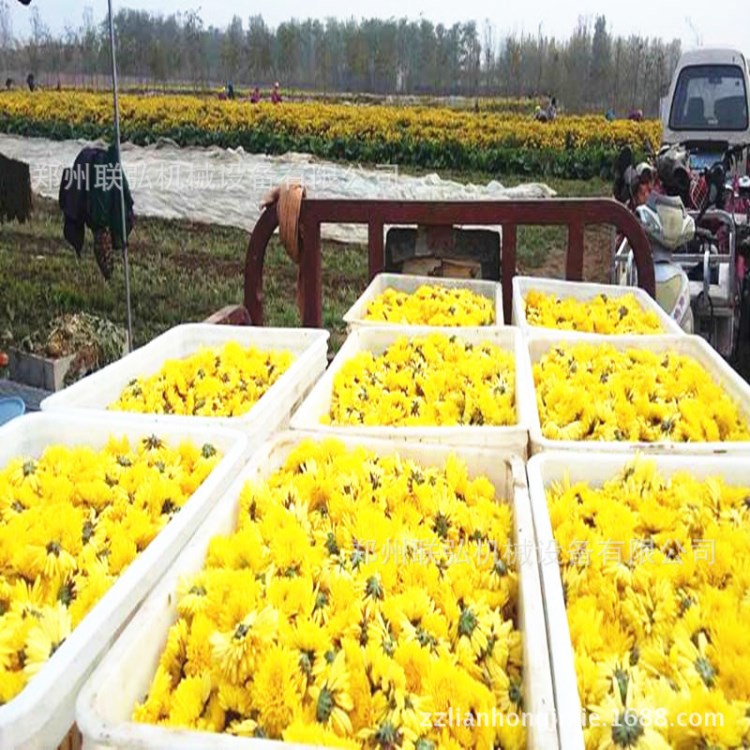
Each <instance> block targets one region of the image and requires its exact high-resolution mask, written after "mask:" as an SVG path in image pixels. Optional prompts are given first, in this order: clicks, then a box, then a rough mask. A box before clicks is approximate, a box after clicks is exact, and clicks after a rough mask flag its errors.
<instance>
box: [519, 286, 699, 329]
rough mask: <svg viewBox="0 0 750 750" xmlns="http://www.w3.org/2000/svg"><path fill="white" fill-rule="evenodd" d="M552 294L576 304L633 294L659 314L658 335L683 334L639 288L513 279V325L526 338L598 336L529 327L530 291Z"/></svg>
mask: <svg viewBox="0 0 750 750" xmlns="http://www.w3.org/2000/svg"><path fill="white" fill-rule="evenodd" d="M532 290H534V291H537V292H542V293H544V294H553V295H555V296H556V297H559V298H561V299H566V298H573V299H577V300H590V299H593V298H594V297H597V296H598V295H600V294H606V295H607V296H608V297H611V298H612V299H617V298H618V297H624V296H625V295H627V294H632V295H634V296H635V298H636V299H637V300H638V303H639V304H640V305H641V307H642V308H643V309H644V310H648V311H651V312H654V313H656V314H657V315H658V316H659V320H660V321H661V324H662V327H663V329H664V330H663V331H662V332H661V333H660V334H658V335H665V334H672V333H674V334H678V333H679V334H684V331H683V330H682V328H680V326H679V325H678V323H677V321H676V320H675V319H674V318H672V317H670V316H669V315H667V313H666V312H665V311H664V310H663V309H662V308H661V307H660V306H659V304H658V303H657V302H656V300H655V299H653V297H651V296H649V295H648V294H647V293H646V292H645V291H644V290H643V289H641V288H640V287H632V286H614V285H611V284H585V283H583V282H580V281H560V280H558V279H541V278H537V277H535V276H516V277H514V279H513V325H516V326H518V327H519V328H520V329H521V330H522V331H523V333H524V334H525V335H530V334H539V335H545V334H549V335H555V334H559V333H566V334H570V335H571V336H580V337H582V338H589V337H591V336H596V335H599V334H595V333H587V332H585V331H561V330H558V329H555V328H544V327H542V326H533V325H530V324H529V322H528V321H527V320H526V306H525V304H524V299H525V298H526V294H527V293H528V292H530V291H532ZM649 335H651V334H649Z"/></svg>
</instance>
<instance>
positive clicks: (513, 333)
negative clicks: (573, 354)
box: [291, 326, 533, 457]
mask: <svg viewBox="0 0 750 750" xmlns="http://www.w3.org/2000/svg"><path fill="white" fill-rule="evenodd" d="M432 333H442V334H444V335H446V336H457V337H458V338H459V339H461V340H463V341H466V342H470V343H474V344H478V343H481V342H484V341H487V342H489V343H491V344H494V345H496V346H499V347H501V348H502V349H505V350H507V351H510V352H513V354H514V357H515V361H516V416H517V418H518V422H517V424H515V425H511V426H506V427H497V426H466V425H463V426H461V425H458V426H451V427H392V426H383V427H377V426H364V425H351V426H349V425H324V424H321V422H320V420H321V418H322V417H323V416H324V415H326V414H328V412H329V410H330V405H331V397H332V394H333V381H334V378H335V377H336V373H337V372H338V371H339V370H340V369H341V368H342V367H343V365H344V363H345V362H346V361H347V360H349V359H351V358H352V357H353V356H354V355H355V354H356V353H357V352H360V351H371V352H373V353H375V354H382V353H383V352H384V351H385V350H386V349H387V348H388V347H389V346H390V345H391V344H393V342H394V341H396V340H397V339H399V338H401V337H403V336H409V337H417V336H420V337H423V336H428V335H430V334H432ZM530 382H531V380H530V375H529V374H528V355H527V351H526V347H525V344H524V341H523V337H522V336H521V333H520V331H519V330H518V329H517V328H512V327H510V326H507V327H501V328H495V327H483V328H462V329H460V330H457V329H455V328H426V327H419V326H388V327H380V328H358V329H356V330H353V331H352V332H351V333H350V334H349V336H348V337H347V339H346V341H345V342H344V345H343V346H342V347H341V349H340V350H339V353H338V354H337V355H336V358H335V359H334V360H333V362H332V363H331V366H330V367H329V368H328V370H327V371H326V373H325V375H323V377H322V378H321V379H320V380H319V381H318V383H317V384H316V385H315V387H314V388H313V389H312V391H311V392H310V395H309V396H308V397H307V398H306V399H305V400H304V401H303V402H302V405H301V406H300V408H299V409H298V410H297V411H296V412H295V414H294V415H293V416H292V420H291V427H292V429H293V430H304V431H307V432H309V431H319V432H325V433H329V434H335V435H342V434H343V435H360V436H362V437H369V438H380V439H389V440H417V441H420V442H429V443H443V444H448V445H456V446H464V445H465V446H475V447H488V448H489V447H491V448H502V449H505V450H512V451H514V452H516V453H517V454H518V455H520V456H524V457H525V456H526V455H527V453H528V430H529V422H530V419H531V416H532V412H531V411H530V410H529V406H530V405H533V399H532V398H531V395H530V394H528V393H524V392H523V390H524V389H525V388H528V387H529V384H530Z"/></svg>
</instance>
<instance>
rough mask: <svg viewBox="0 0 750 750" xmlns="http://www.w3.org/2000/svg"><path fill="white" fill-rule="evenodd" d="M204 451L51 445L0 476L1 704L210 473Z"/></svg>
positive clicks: (149, 443)
mask: <svg viewBox="0 0 750 750" xmlns="http://www.w3.org/2000/svg"><path fill="white" fill-rule="evenodd" d="M204 452H205V453H206V454H209V453H210V454H211V455H210V456H209V457H208V458H205V457H204V456H203V455H202V454H201V449H200V448H196V449H195V451H189V450H188V449H187V448H186V446H185V445H183V446H178V447H176V448H175V447H170V446H167V445H165V444H164V443H162V442H161V441H160V440H159V439H158V438H157V437H156V436H154V437H152V438H149V439H147V440H144V441H143V442H141V443H136V444H131V443H130V442H129V441H128V440H127V439H112V440H110V441H109V442H108V444H107V445H106V446H105V447H104V449H102V450H99V451H97V450H94V449H92V448H90V447H86V446H78V447H72V448H71V447H68V446H63V445H51V446H49V447H48V448H47V449H46V450H45V452H44V453H43V455H42V456H41V457H38V458H34V459H32V458H17V459H14V460H12V461H10V462H9V463H8V464H7V465H6V466H5V467H3V468H1V469H0V571H2V572H1V573H0V671H2V672H3V673H4V676H3V678H2V681H3V689H2V695H1V696H0V700H1V701H2V702H9V701H10V700H12V699H13V698H14V697H15V696H16V695H17V694H18V692H20V690H22V689H23V688H24V686H25V685H26V683H27V682H28V680H29V679H31V678H33V676H34V675H35V674H36V673H37V672H38V671H39V670H40V669H41V668H42V667H43V666H44V664H45V663H46V661H47V660H48V659H49V658H50V657H51V656H52V654H53V653H54V652H55V651H56V650H57V649H58V648H59V647H60V646H61V645H62V643H63V642H64V641H65V639H66V638H67V637H68V636H69V635H70V633H71V632H72V630H73V629H74V628H75V627H77V626H78V624H79V623H80V622H81V620H83V618H84V617H85V616H86V614H87V613H88V612H89V611H90V610H91V608H92V607H94V605H96V603H97V602H98V601H99V600H100V599H101V598H102V596H104V594H105V593H106V592H107V591H108V590H109V589H110V588H111V586H112V585H113V584H114V583H115V582H116V580H117V577H118V576H119V575H120V574H121V573H122V572H123V571H124V570H125V569H126V568H127V567H128V565H130V563H132V561H133V560H134V559H135V558H136V557H137V555H138V554H140V552H142V551H143V550H144V549H145V548H146V547H147V546H148V544H149V543H150V542H151V541H152V540H153V538H154V537H155V536H156V535H157V534H158V532H159V531H160V530H161V529H162V528H163V527H164V525H165V524H166V523H168V521H169V518H170V517H171V516H172V515H173V514H174V513H176V512H178V511H179V509H180V508H181V507H182V506H183V505H184V503H185V502H186V500H187V499H188V498H189V497H190V495H191V494H193V491H194V489H195V488H196V487H197V486H199V485H200V483H201V482H202V481H203V479H205V477H206V476H207V475H208V473H210V471H211V469H212V468H213V467H214V466H215V465H216V463H217V462H218V460H219V455H218V453H217V452H216V450H215V449H214V448H213V446H209V445H207V446H205V450H204ZM167 473H169V478H165V474H167ZM196 476H197V477H198V479H197V481H196ZM149 715H156V714H155V712H154V711H151V712H150V713H149ZM158 716H159V718H165V716H166V714H164V713H163V712H161V710H160V711H159V714H158Z"/></svg>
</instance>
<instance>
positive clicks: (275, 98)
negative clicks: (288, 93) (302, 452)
mask: <svg viewBox="0 0 750 750" xmlns="http://www.w3.org/2000/svg"><path fill="white" fill-rule="evenodd" d="M271 101H272V102H273V103H274V104H281V90H280V89H279V82H278V81H276V83H274V85H273V91H271Z"/></svg>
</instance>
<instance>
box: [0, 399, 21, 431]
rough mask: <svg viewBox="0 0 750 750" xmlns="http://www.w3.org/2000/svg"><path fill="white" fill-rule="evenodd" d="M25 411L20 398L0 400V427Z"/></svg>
mask: <svg viewBox="0 0 750 750" xmlns="http://www.w3.org/2000/svg"><path fill="white" fill-rule="evenodd" d="M25 411H26V404H24V402H23V401H22V400H21V399H20V398H0V427H1V426H2V425H4V424H5V423H6V422H10V420H11V419H15V418H16V417H20V416H21V415H22V414H24V413H25Z"/></svg>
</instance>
